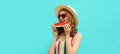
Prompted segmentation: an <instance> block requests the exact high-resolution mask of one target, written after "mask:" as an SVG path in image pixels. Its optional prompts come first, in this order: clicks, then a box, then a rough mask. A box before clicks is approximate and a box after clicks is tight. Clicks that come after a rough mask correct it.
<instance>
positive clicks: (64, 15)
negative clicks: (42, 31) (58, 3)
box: [58, 14, 67, 19]
mask: <svg viewBox="0 0 120 54" xmlns="http://www.w3.org/2000/svg"><path fill="white" fill-rule="evenodd" d="M66 16H67V15H66V14H61V15H60V14H59V15H58V18H60V17H62V18H63V19H64V18H65V17H66Z"/></svg>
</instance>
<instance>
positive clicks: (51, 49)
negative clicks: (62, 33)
mask: <svg viewBox="0 0 120 54" xmlns="http://www.w3.org/2000/svg"><path fill="white" fill-rule="evenodd" d="M56 39H57V38H56V37H54V40H53V43H52V45H51V47H50V49H49V51H48V54H55V51H54V46H55V42H56Z"/></svg>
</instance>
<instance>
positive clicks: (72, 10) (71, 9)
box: [56, 5, 78, 26]
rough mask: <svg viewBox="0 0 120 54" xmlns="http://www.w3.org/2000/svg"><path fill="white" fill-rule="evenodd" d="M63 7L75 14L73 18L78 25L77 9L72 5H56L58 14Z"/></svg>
mask: <svg viewBox="0 0 120 54" xmlns="http://www.w3.org/2000/svg"><path fill="white" fill-rule="evenodd" d="M61 9H66V10H68V11H69V12H70V13H71V14H72V15H73V18H72V20H74V22H75V25H76V26H77V25H78V18H77V15H76V11H75V10H74V9H73V8H72V7H70V6H66V5H59V6H57V7H56V16H58V14H59V11H60V10H61Z"/></svg>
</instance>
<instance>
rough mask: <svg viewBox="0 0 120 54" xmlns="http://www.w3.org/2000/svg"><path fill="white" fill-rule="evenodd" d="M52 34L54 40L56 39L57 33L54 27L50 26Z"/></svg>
mask: <svg viewBox="0 0 120 54" xmlns="http://www.w3.org/2000/svg"><path fill="white" fill-rule="evenodd" d="M52 33H53V35H54V38H57V37H58V31H57V30H56V28H55V27H54V26H52Z"/></svg>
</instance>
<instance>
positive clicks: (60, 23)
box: [54, 22, 68, 27]
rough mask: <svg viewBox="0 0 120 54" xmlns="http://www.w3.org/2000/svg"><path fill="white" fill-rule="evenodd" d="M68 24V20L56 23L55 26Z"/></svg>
mask: <svg viewBox="0 0 120 54" xmlns="http://www.w3.org/2000/svg"><path fill="white" fill-rule="evenodd" d="M66 24H68V23H67V22H59V23H56V24H54V27H63V26H64V25H66Z"/></svg>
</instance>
